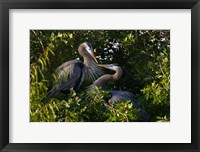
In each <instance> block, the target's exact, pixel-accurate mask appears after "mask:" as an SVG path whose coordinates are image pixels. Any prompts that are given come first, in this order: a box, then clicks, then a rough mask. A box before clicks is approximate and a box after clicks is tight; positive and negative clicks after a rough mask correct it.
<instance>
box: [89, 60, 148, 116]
mask: <svg viewBox="0 0 200 152" xmlns="http://www.w3.org/2000/svg"><path fill="white" fill-rule="evenodd" d="M98 66H101V67H104V68H106V69H110V70H113V71H115V74H105V75H103V76H101V77H100V78H98V79H97V80H96V81H94V83H93V84H92V85H90V86H89V87H88V90H87V91H88V92H96V89H95V86H97V87H101V88H102V89H104V86H105V85H106V83H108V82H109V81H117V80H119V79H120V77H121V76H122V73H123V71H122V68H121V67H120V66H117V64H99V65H98ZM109 93H110V94H111V98H110V99H108V103H109V104H114V103H116V102H120V101H122V100H130V101H131V102H132V103H133V104H134V107H135V108H136V109H138V110H139V114H140V115H141V116H142V117H144V118H145V119H146V120H149V115H148V114H147V112H145V111H144V110H142V109H141V108H140V107H139V106H138V101H137V100H135V99H134V98H133V94H132V93H131V92H128V91H119V90H110V91H109Z"/></svg>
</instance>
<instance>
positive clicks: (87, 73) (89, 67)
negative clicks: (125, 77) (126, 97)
mask: <svg viewBox="0 0 200 152" xmlns="http://www.w3.org/2000/svg"><path fill="white" fill-rule="evenodd" d="M78 52H79V54H80V55H81V56H82V57H83V59H84V62H82V61H81V60H78V59H75V60H71V61H67V62H65V63H63V64H62V65H60V66H59V67H58V68H57V69H56V75H57V77H56V81H55V84H54V86H53V88H52V89H51V90H50V91H49V92H48V93H47V95H46V97H49V98H51V97H52V96H54V95H56V94H57V93H59V92H65V93H66V92H69V89H70V88H73V89H74V90H77V89H78V88H79V87H80V86H81V84H82V82H83V81H84V80H85V79H90V80H92V81H94V80H95V79H96V77H97V76H99V74H102V72H101V69H100V67H98V66H97V63H98V62H97V60H96V57H95V55H94V53H93V49H92V46H91V44H89V43H87V42H84V43H82V44H80V46H79V47H78Z"/></svg>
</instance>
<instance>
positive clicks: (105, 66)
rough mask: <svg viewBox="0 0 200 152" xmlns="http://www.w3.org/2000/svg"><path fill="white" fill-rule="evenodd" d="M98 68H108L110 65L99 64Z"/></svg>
mask: <svg viewBox="0 0 200 152" xmlns="http://www.w3.org/2000/svg"><path fill="white" fill-rule="evenodd" d="M97 66H100V67H103V68H108V64H97Z"/></svg>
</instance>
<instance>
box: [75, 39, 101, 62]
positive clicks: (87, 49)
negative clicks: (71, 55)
mask: <svg viewBox="0 0 200 152" xmlns="http://www.w3.org/2000/svg"><path fill="white" fill-rule="evenodd" d="M78 51H79V54H80V55H82V56H88V55H90V56H92V58H93V59H94V61H95V62H96V63H98V61H97V59H96V56H95V54H94V52H93V48H92V45H91V44H90V43H88V42H84V43H82V44H81V45H80V46H79V48H78Z"/></svg>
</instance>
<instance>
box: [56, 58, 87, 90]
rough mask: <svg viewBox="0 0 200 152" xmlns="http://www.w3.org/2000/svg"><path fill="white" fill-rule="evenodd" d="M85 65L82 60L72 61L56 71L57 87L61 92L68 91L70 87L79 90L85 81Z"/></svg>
mask: <svg viewBox="0 0 200 152" xmlns="http://www.w3.org/2000/svg"><path fill="white" fill-rule="evenodd" d="M83 67H84V65H83V63H82V62H81V61H80V60H72V61H68V62H65V63H63V64H62V65H60V66H59V67H58V68H57V69H56V74H57V80H56V84H55V85H56V87H57V90H59V91H65V90H68V89H69V88H70V87H73V88H74V89H77V88H79V86H80V85H81V84H82V82H83V80H84V73H83Z"/></svg>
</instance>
